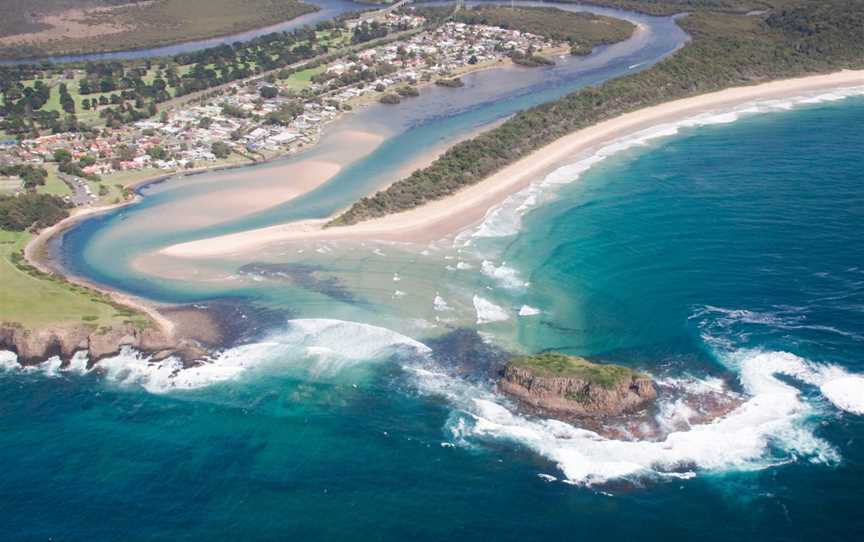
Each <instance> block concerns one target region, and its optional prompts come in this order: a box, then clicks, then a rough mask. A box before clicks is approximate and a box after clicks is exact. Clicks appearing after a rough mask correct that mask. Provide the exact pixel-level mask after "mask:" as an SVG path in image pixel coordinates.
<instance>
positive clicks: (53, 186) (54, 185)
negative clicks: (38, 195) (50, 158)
mask: <svg viewBox="0 0 864 542" xmlns="http://www.w3.org/2000/svg"><path fill="white" fill-rule="evenodd" d="M45 169H46V170H47V171H48V177H47V178H46V179H45V186H43V187H40V188H39V190H38V191H39V192H42V193H43V194H53V195H55V196H68V195H69V194H71V193H72V190H71V189H70V188H69V186H68V185H67V184H66V183H64V182H63V181H61V180H60V177H58V176H57V166H56V165H55V164H45Z"/></svg>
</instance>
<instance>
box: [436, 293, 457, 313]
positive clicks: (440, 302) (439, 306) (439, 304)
mask: <svg viewBox="0 0 864 542" xmlns="http://www.w3.org/2000/svg"><path fill="white" fill-rule="evenodd" d="M432 308H433V309H435V311H437V312H445V311H452V310H453V309H452V308H451V307H450V305H448V304H447V302H446V301H445V300H444V298H443V297H441V296H440V295H439V294H437V293H436V294H435V299H433V300H432Z"/></svg>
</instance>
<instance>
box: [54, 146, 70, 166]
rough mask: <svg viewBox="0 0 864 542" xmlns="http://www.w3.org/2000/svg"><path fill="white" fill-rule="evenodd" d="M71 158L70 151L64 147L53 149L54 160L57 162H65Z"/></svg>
mask: <svg viewBox="0 0 864 542" xmlns="http://www.w3.org/2000/svg"><path fill="white" fill-rule="evenodd" d="M70 160H72V153H70V152H69V151H67V150H66V149H57V150H55V151H54V161H55V162H57V163H58V164H65V163H68V162H69V161H70Z"/></svg>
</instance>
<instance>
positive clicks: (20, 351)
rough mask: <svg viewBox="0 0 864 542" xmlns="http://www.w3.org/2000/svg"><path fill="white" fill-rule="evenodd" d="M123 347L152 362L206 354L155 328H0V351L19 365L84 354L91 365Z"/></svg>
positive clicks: (195, 344) (192, 343) (196, 345)
mask: <svg viewBox="0 0 864 542" xmlns="http://www.w3.org/2000/svg"><path fill="white" fill-rule="evenodd" d="M123 347H132V348H135V349H136V350H139V351H141V352H146V353H151V354H154V358H156V359H159V358H165V357H168V356H172V355H176V356H178V357H180V358H181V359H183V360H184V361H186V362H192V361H194V360H197V359H202V358H203V357H205V356H206V355H207V351H206V350H205V349H204V348H203V347H202V346H201V344H200V343H199V342H198V341H195V340H193V339H179V340H174V339H171V338H169V337H166V336H165V334H164V333H163V332H162V331H160V330H159V329H157V328H143V329H141V328H138V327H136V326H133V325H125V326H119V327H111V328H108V329H93V327H92V326H86V325H68V326H58V327H48V328H42V329H38V330H33V329H25V328H24V327H22V326H20V325H17V324H2V325H0V350H11V351H12V352H15V353H16V354H17V355H18V362H19V363H20V364H22V365H33V364H37V363H41V362H43V361H45V360H46V359H48V358H50V357H53V356H58V357H60V359H61V360H63V362H64V363H68V361H69V360H70V359H71V358H72V356H74V355H75V353H76V352H86V353H87V355H88V358H89V360H90V364H91V365H92V364H94V363H96V362H98V361H99V360H101V359H104V358H107V357H110V356H114V355H117V354H119V353H120V350H121V349H122V348H123Z"/></svg>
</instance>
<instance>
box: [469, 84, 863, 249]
mask: <svg viewBox="0 0 864 542" xmlns="http://www.w3.org/2000/svg"><path fill="white" fill-rule="evenodd" d="M861 95H864V87H850V88H845V89H837V90H833V91H830V92H821V93H817V94H806V95H802V96H797V97H790V98H783V99H775V100H762V101H754V102H751V103H747V104H742V105H740V106H738V107H736V108H734V109H732V110H731V111H724V112H709V113H703V114H700V115H696V116H693V117H691V118H688V119H684V120H681V121H678V122H671V123H666V124H659V125H657V126H654V127H652V128H649V129H647V130H642V131H639V132H636V133H634V134H632V135H630V136H627V137H625V138H622V139H619V140H617V141H615V142H613V143H611V144H609V145H605V146H603V147H601V148H599V149H598V150H596V151H595V152H594V153H593V154H592V155H590V156H588V157H586V158H584V159H582V160H579V161H577V162H575V163H573V164H570V165H567V166H564V167H561V168H559V169H557V170H555V171H553V172H552V173H550V174H549V175H547V176H546V177H545V178H543V179H542V180H540V181H538V182H535V183H533V184H531V185H530V186H528V187H527V188H524V189H523V190H521V191H519V192H516V193H515V194H512V195H510V196H509V197H508V198H507V199H505V200H504V201H503V202H502V203H501V204H500V205H498V206H496V207H493V208H492V209H490V210H489V211H488V212H487V213H486V216H485V218H484V219H483V221H482V222H481V223H480V225H479V226H477V227H476V228H474V229H473V230H467V231H465V232H462V233H460V234H459V235H457V236H456V239H455V244H457V245H470V244H471V242H472V240H473V239H481V238H490V237H507V236H511V235H515V234H516V233H518V232H519V230H520V228H521V227H522V217H523V216H524V215H525V213H527V212H528V211H529V210H531V209H533V208H534V207H536V206H537V204H539V203H541V202H542V201H543V200H544V198H545V197H547V195H548V194H549V193H550V192H554V189H555V188H556V187H558V186H560V185H564V184H568V183H571V182H573V181H576V180H577V179H579V177H580V176H581V175H582V174H583V173H584V172H585V171H587V170H589V169H590V168H592V167H593V166H594V165H595V164H597V163H599V162H602V161H603V160H605V159H606V158H608V157H610V156H613V155H615V154H618V153H620V152H622V151H625V150H628V149H631V148H634V147H639V146H643V145H645V144H647V143H648V142H649V141H652V140H655V139H659V138H663V137H669V136H673V135H675V134H677V133H678V132H679V131H680V130H681V129H682V128H695V127H699V126H708V125H712V124H728V123H731V122H735V121H736V120H738V119H739V118H741V117H742V116H745V115H753V114H761V113H770V112H777V111H787V110H790V109H793V108H795V107H799V106H802V105H812V104H817V103H822V102H832V101H837V100H842V99H844V98H848V97H852V96H861Z"/></svg>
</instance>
